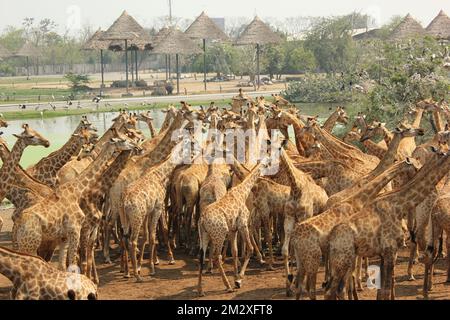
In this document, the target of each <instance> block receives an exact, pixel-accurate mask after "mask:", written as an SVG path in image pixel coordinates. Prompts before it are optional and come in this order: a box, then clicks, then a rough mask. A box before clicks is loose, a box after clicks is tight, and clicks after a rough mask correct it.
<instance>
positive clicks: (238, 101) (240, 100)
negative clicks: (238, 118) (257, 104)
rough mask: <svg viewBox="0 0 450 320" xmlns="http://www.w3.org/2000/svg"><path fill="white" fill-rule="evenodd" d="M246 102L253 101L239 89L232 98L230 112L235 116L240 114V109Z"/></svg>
mask: <svg viewBox="0 0 450 320" xmlns="http://www.w3.org/2000/svg"><path fill="white" fill-rule="evenodd" d="M247 102H253V99H252V98H251V97H250V96H248V95H246V94H244V91H243V90H242V88H239V94H238V95H237V96H235V97H233V98H232V104H231V111H232V112H234V113H236V114H241V110H242V107H243V106H244V105H245V104H246V103H247Z"/></svg>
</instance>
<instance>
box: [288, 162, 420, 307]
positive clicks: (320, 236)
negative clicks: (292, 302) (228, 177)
mask: <svg viewBox="0 0 450 320" xmlns="http://www.w3.org/2000/svg"><path fill="white" fill-rule="evenodd" d="M404 172H410V173H415V172H416V167H415V166H414V165H413V163H412V162H410V160H405V161H402V162H399V163H396V164H394V165H393V166H391V167H390V168H389V169H388V170H386V171H384V172H383V173H382V174H380V175H379V176H377V177H376V178H374V179H373V180H371V181H370V182H369V183H366V184H365V185H363V186H362V187H361V189H360V190H359V192H358V193H356V194H353V195H352V196H350V197H349V198H347V199H345V201H343V202H340V203H339V204H337V205H335V206H334V207H331V208H329V209H327V210H326V211H324V212H323V213H321V214H320V215H318V216H314V217H312V218H310V219H308V220H306V221H303V222H301V223H297V224H295V226H292V228H293V231H292V239H291V242H292V246H293V248H294V254H295V258H296V261H297V279H296V285H297V294H296V297H297V299H299V298H300V297H301V295H302V286H303V280H304V277H305V275H306V276H307V277H308V283H307V287H308V288H309V297H310V298H311V299H313V300H314V299H315V298H316V293H315V289H316V277H317V271H318V269H319V265H320V258H321V256H322V255H325V257H326V255H327V250H326V248H327V247H328V240H327V239H328V236H329V234H330V232H331V230H332V229H333V227H334V226H336V225H337V224H339V223H342V222H344V221H346V220H347V219H349V218H350V217H351V216H352V215H354V214H356V213H357V212H359V211H360V210H361V209H362V208H363V207H364V205H365V204H366V203H367V202H369V201H371V200H372V199H374V198H375V197H376V195H377V194H378V193H379V192H380V191H381V190H382V189H383V188H384V187H385V186H386V184H388V183H389V181H391V180H392V179H393V178H395V177H396V176H397V175H398V174H401V173H404ZM285 221H286V220H285ZM287 294H290V288H287Z"/></svg>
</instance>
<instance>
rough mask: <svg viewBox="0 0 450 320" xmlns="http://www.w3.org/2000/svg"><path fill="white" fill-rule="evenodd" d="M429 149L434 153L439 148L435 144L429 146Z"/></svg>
mask: <svg viewBox="0 0 450 320" xmlns="http://www.w3.org/2000/svg"><path fill="white" fill-rule="evenodd" d="M430 150H431V151H432V152H434V153H436V152H438V151H439V149H438V148H436V147H435V146H431V147H430Z"/></svg>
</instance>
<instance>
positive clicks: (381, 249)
mask: <svg viewBox="0 0 450 320" xmlns="http://www.w3.org/2000/svg"><path fill="white" fill-rule="evenodd" d="M449 155H450V154H449V153H442V154H438V156H437V159H433V160H432V161H429V163H426V164H425V165H424V166H423V167H422V168H421V169H420V170H419V172H418V173H417V174H416V175H415V176H414V178H413V179H411V180H410V181H409V182H408V183H406V184H405V185H404V186H403V187H402V188H400V189H397V190H394V191H392V192H388V193H385V194H383V195H381V196H379V197H377V198H376V199H375V200H374V201H373V202H372V203H370V204H369V205H366V206H365V207H364V210H360V212H358V213H357V214H355V215H354V216H352V217H351V218H350V219H348V220H347V221H345V222H344V223H342V224H340V225H338V226H336V229H337V230H335V231H334V232H333V237H332V238H330V239H329V244H330V253H331V254H330V265H331V266H332V268H333V269H334V270H333V271H332V274H333V284H331V286H330V296H333V295H334V292H335V291H336V289H337V285H336V283H339V282H341V281H345V278H344V277H345V275H347V276H348V274H349V273H350V272H351V268H352V267H353V266H352V263H351V262H353V261H354V259H355V258H356V256H361V257H374V256H380V257H381V288H380V290H379V291H378V295H377V298H378V299H381V300H387V299H395V287H394V267H395V263H396V257H397V252H398V248H399V247H400V246H401V243H402V241H403V230H402V228H401V220H402V219H403V218H404V217H405V216H406V215H407V214H409V212H410V211H411V210H413V209H414V208H415V207H416V206H417V205H419V204H420V203H421V202H422V201H424V200H425V198H426V197H427V196H428V194H429V193H430V192H431V191H432V190H433V189H434V188H435V187H436V185H437V184H438V183H439V181H440V180H441V179H442V178H443V177H444V176H445V175H446V174H447V173H448V170H449V169H450V157H449ZM344 256H345V257H344ZM343 259H345V260H346V261H347V263H344V262H343ZM338 267H339V269H338ZM425 277H427V275H426V274H425Z"/></svg>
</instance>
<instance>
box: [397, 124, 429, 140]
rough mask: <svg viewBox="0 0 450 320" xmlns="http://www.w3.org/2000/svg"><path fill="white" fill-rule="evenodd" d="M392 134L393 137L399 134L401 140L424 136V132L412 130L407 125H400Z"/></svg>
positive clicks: (419, 129)
mask: <svg viewBox="0 0 450 320" xmlns="http://www.w3.org/2000/svg"><path fill="white" fill-rule="evenodd" d="M392 133H393V134H394V135H397V134H399V135H401V136H402V137H403V138H408V137H418V136H423V135H424V134H425V130H423V129H422V128H414V127H412V126H411V125H410V124H408V123H401V124H400V125H399V126H397V127H396V128H395V129H394V130H393V131H392Z"/></svg>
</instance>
